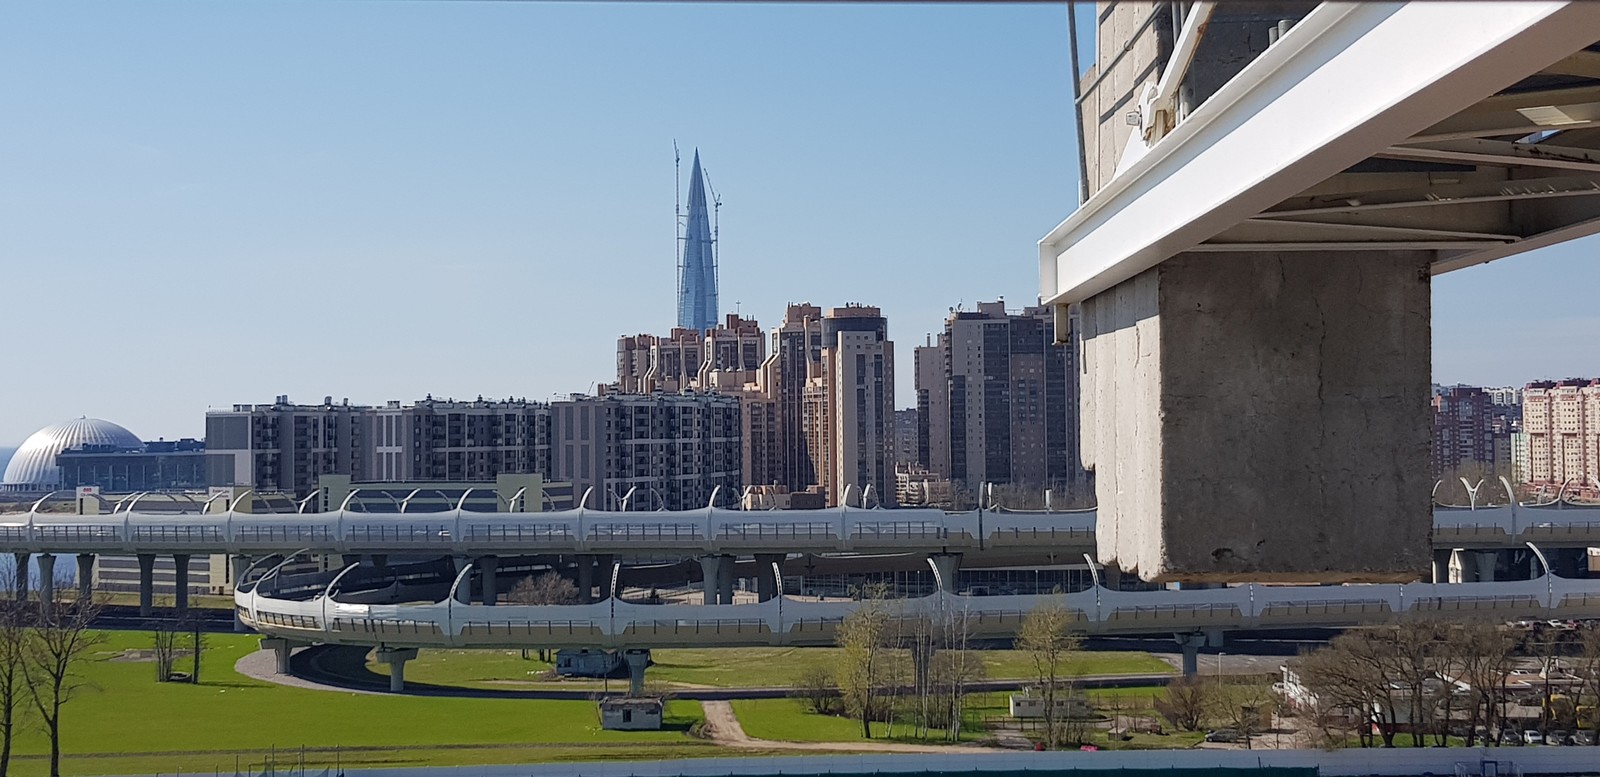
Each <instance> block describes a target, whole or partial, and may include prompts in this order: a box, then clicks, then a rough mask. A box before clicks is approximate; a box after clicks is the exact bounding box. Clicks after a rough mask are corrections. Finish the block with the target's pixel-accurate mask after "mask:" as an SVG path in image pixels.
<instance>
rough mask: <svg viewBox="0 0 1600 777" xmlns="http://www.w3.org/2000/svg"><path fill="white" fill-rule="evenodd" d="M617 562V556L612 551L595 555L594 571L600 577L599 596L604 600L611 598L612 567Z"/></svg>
mask: <svg viewBox="0 0 1600 777" xmlns="http://www.w3.org/2000/svg"><path fill="white" fill-rule="evenodd" d="M616 562H617V558H616V556H613V555H611V554H610V553H602V554H600V555H598V556H595V557H594V568H595V571H594V573H595V575H596V576H597V577H599V578H600V579H599V581H598V582H599V583H600V596H599V597H598V598H599V599H601V600H602V601H603V600H606V599H610V598H611V595H612V591H611V567H612V565H613V564H615V563H616Z"/></svg>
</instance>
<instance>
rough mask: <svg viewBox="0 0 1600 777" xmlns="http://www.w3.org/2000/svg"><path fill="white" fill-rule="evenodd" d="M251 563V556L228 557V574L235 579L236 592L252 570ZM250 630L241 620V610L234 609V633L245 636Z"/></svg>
mask: <svg viewBox="0 0 1600 777" xmlns="http://www.w3.org/2000/svg"><path fill="white" fill-rule="evenodd" d="M250 563H251V562H250V557H249V556H229V557H228V574H229V575H231V576H232V577H233V589H234V590H235V591H237V590H239V584H240V583H243V582H244V573H245V571H246V570H248V569H249V568H250ZM249 630H250V629H249V627H247V626H245V625H244V621H243V620H240V619H239V608H237V607H235V608H233V631H234V633H236V634H243V633H245V632H247V631H249Z"/></svg>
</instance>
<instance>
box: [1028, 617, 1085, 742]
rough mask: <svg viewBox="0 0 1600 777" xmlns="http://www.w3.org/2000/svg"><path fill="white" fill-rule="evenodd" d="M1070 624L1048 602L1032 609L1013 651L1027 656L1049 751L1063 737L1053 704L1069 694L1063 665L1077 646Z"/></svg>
mask: <svg viewBox="0 0 1600 777" xmlns="http://www.w3.org/2000/svg"><path fill="white" fill-rule="evenodd" d="M1072 622H1073V621H1072V615H1071V613H1070V612H1069V611H1068V610H1067V608H1066V607H1064V606H1062V605H1061V603H1060V602H1057V601H1055V600H1053V599H1052V600H1047V601H1045V602H1042V603H1041V604H1039V605H1038V606H1037V607H1035V608H1033V610H1032V611H1031V612H1029V613H1028V615H1027V616H1026V617H1024V618H1023V619H1022V627H1021V628H1020V629H1019V630H1018V632H1017V647H1018V648H1019V649H1021V650H1022V651H1023V652H1025V653H1027V655H1028V659H1029V661H1030V662H1031V663H1032V665H1033V676H1034V681H1035V682H1036V683H1037V684H1038V687H1039V695H1040V702H1041V703H1042V704H1043V705H1044V712H1043V719H1044V730H1045V746H1046V747H1049V748H1052V749H1054V748H1055V747H1057V746H1059V745H1061V744H1062V742H1063V740H1064V735H1065V734H1066V731H1065V727H1064V726H1063V725H1062V724H1063V723H1064V722H1065V721H1064V719H1063V716H1062V715H1061V711H1060V710H1058V709H1057V704H1056V700H1057V699H1065V698H1066V697H1068V696H1069V695H1070V694H1071V692H1072V683H1071V681H1070V679H1069V676H1068V675H1067V674H1066V671H1067V669H1068V667H1067V663H1068V661H1069V660H1070V658H1071V657H1072V655H1073V654H1074V653H1076V652H1077V650H1078V647H1079V645H1080V644H1081V640H1080V639H1079V637H1078V635H1076V634H1074V633H1072V631H1071V626H1072Z"/></svg>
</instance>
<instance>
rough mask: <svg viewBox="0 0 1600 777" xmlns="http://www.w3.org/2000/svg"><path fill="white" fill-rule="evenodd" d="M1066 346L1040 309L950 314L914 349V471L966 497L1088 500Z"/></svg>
mask: <svg viewBox="0 0 1600 777" xmlns="http://www.w3.org/2000/svg"><path fill="white" fill-rule="evenodd" d="M1074 355H1075V350H1074V349H1073V347H1072V346H1071V345H1057V344H1056V343H1055V331H1054V320H1053V318H1052V315H1051V312H1050V311H1049V310H1048V309H1046V308H1029V309H1027V310H1024V311H1022V312H1021V313H1009V312H1007V311H1006V309H1005V303H1004V302H1003V301H1001V302H984V303H979V305H978V309H977V310H976V311H953V312H952V313H951V314H950V316H949V318H947V319H946V321H945V329H944V332H943V333H941V334H940V335H939V337H938V340H937V342H936V343H934V344H931V345H927V346H923V347H920V348H917V349H916V360H917V365H916V387H917V408H918V422H917V423H918V442H917V452H918V457H919V458H918V463H919V464H921V465H922V466H923V467H925V468H926V469H927V470H928V471H930V472H932V473H934V474H937V475H940V476H942V477H947V478H950V479H952V480H953V481H955V482H956V484H957V485H959V486H960V487H962V488H964V489H966V490H967V491H969V492H973V491H976V490H977V489H978V488H980V487H982V485H983V484H985V483H994V484H997V485H1004V484H1009V485H1017V486H1022V487H1026V488H1029V489H1038V490H1040V491H1041V492H1042V491H1043V490H1044V489H1046V488H1049V489H1053V490H1055V491H1056V492H1057V493H1058V494H1065V495H1069V496H1071V495H1076V494H1080V493H1081V494H1084V495H1085V496H1087V495H1088V493H1089V475H1088V473H1087V472H1086V471H1085V470H1084V468H1083V466H1082V463H1081V459H1080V458H1079V447H1078V420H1077V419H1078V382H1077V369H1076V362H1075V359H1074Z"/></svg>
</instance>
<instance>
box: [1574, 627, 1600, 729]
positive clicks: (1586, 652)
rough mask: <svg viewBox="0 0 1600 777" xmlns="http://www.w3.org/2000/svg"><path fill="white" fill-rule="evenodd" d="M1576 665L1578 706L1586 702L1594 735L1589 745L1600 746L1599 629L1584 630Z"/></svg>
mask: <svg viewBox="0 0 1600 777" xmlns="http://www.w3.org/2000/svg"><path fill="white" fill-rule="evenodd" d="M1578 645H1579V653H1578V659H1577V665H1576V666H1575V667H1573V668H1574V669H1576V670H1577V674H1578V676H1579V677H1580V678H1581V679H1582V682H1583V684H1582V685H1581V686H1579V688H1578V706H1579V707H1582V706H1583V705H1584V704H1585V702H1587V704H1588V707H1589V718H1588V723H1589V730H1590V731H1593V732H1594V734H1595V737H1594V741H1593V742H1591V744H1595V745H1600V629H1596V628H1592V624H1591V628H1586V629H1584V630H1583V634H1582V636H1581V637H1580V638H1579V642H1578Z"/></svg>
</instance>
